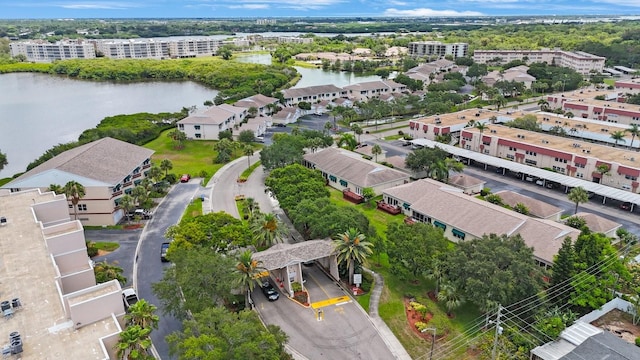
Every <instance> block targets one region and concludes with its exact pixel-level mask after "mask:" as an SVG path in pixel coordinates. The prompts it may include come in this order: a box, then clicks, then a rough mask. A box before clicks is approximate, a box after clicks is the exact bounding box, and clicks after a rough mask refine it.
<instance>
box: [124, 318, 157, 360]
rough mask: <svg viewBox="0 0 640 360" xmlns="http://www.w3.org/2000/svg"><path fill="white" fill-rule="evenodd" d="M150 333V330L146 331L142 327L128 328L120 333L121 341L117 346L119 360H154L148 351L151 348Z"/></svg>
mask: <svg viewBox="0 0 640 360" xmlns="http://www.w3.org/2000/svg"><path fill="white" fill-rule="evenodd" d="M150 333H151V329H150V328H146V329H145V328H143V327H141V326H140V325H133V326H127V328H126V329H125V330H124V331H122V332H121V333H120V339H119V340H118V343H117V344H116V351H117V352H116V355H117V356H118V359H120V360H133V359H136V360H138V359H142V360H147V359H153V356H151V355H149V354H148V349H149V348H150V347H151V339H150V338H149V334H150Z"/></svg>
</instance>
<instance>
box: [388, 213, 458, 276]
mask: <svg viewBox="0 0 640 360" xmlns="http://www.w3.org/2000/svg"><path fill="white" fill-rule="evenodd" d="M387 239H393V241H390V242H389V244H388V249H387V253H388V255H389V263H390V264H391V267H392V271H393V272H395V273H399V274H403V275H405V276H406V275H410V276H411V277H413V278H417V277H419V276H421V275H426V274H427V273H428V272H429V269H431V268H432V267H433V266H434V264H435V262H436V259H437V258H438V257H439V256H441V255H442V254H445V253H446V252H448V251H449V250H450V246H451V245H450V243H449V241H448V240H447V239H446V238H445V237H444V234H443V232H442V230H441V229H439V228H436V227H434V226H432V225H429V224H422V223H416V224H412V225H407V224H404V223H392V224H389V227H388V228H387Z"/></svg>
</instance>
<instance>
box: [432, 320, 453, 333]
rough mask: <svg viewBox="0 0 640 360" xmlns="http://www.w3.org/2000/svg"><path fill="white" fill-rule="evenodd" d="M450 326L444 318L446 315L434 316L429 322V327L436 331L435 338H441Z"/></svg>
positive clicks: (449, 322)
mask: <svg viewBox="0 0 640 360" xmlns="http://www.w3.org/2000/svg"><path fill="white" fill-rule="evenodd" d="M450 326H451V321H450V320H449V319H448V318H447V317H446V315H438V316H434V317H433V318H432V319H431V320H429V327H432V328H435V329H436V336H442V335H444V334H446V333H447V332H448V331H449V327H450Z"/></svg>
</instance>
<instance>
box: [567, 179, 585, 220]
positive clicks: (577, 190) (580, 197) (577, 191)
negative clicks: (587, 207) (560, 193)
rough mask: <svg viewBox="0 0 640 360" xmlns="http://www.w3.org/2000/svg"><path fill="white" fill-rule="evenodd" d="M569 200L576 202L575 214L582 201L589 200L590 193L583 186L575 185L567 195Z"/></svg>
mask: <svg viewBox="0 0 640 360" xmlns="http://www.w3.org/2000/svg"><path fill="white" fill-rule="evenodd" d="M567 198H568V199H569V201H571V202H573V203H575V204H576V209H575V211H574V212H573V214H574V215H575V214H577V213H578V205H579V204H581V203H586V202H587V201H589V193H588V192H587V190H585V189H584V188H583V187H582V186H578V187H574V188H573V189H571V191H569V195H567Z"/></svg>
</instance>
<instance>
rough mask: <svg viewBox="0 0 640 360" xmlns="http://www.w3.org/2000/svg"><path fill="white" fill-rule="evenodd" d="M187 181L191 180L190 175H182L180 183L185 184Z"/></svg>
mask: <svg viewBox="0 0 640 360" xmlns="http://www.w3.org/2000/svg"><path fill="white" fill-rule="evenodd" d="M189 180H191V175H189V174H183V175H182V176H181V177H180V182H183V183H186V182H189Z"/></svg>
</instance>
